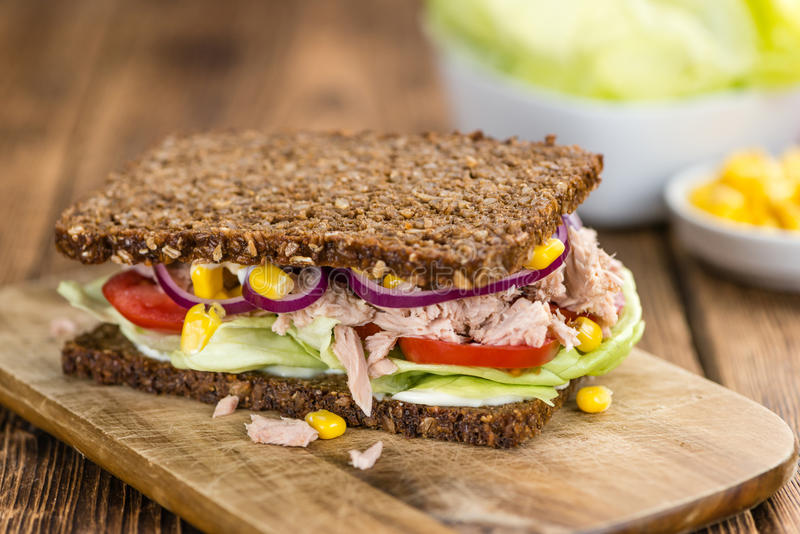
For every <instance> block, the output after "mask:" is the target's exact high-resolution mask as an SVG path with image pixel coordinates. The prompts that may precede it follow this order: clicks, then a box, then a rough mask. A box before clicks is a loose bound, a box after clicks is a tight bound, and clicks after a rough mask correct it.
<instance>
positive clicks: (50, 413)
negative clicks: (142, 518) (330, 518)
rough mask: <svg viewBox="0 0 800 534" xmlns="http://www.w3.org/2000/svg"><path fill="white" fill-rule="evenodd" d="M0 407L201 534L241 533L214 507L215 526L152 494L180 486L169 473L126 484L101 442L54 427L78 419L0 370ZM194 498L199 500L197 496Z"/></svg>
mask: <svg viewBox="0 0 800 534" xmlns="http://www.w3.org/2000/svg"><path fill="white" fill-rule="evenodd" d="M23 390H27V393H25V394H26V395H30V397H29V398H35V399H37V401H38V402H36V403H35V404H36V405H35V406H34V405H33V404H32V403H29V402H26V401H23V400H20V399H24V398H25V397H24V396H22V395H19V394H18V392H21V391H23ZM0 404H3V405H4V406H5V407H6V408H9V409H10V410H12V411H13V412H15V413H16V414H17V415H19V416H20V417H22V418H24V419H26V420H27V421H29V422H31V423H32V424H34V425H36V426H37V427H39V428H41V429H42V430H44V431H45V432H47V433H48V434H51V435H53V436H55V437H56V438H58V439H60V440H61V441H63V442H64V443H66V444H67V445H69V446H70V447H73V448H74V449H75V450H77V451H78V452H79V453H81V454H82V455H84V456H86V457H87V458H89V459H90V460H91V461H93V462H94V463H96V464H97V465H99V466H101V467H102V468H103V469H105V470H107V471H109V472H110V473H111V474H112V475H114V476H115V477H117V478H119V479H120V480H123V481H124V482H125V483H126V484H129V485H131V486H133V487H134V488H136V489H137V490H138V491H139V492H141V493H142V494H144V495H147V496H148V497H149V498H151V499H153V500H154V501H156V502H157V503H158V504H160V505H161V506H163V507H164V508H166V509H167V510H169V511H170V512H172V513H174V514H176V515H178V516H180V517H182V518H183V519H185V520H186V521H188V522H189V523H191V524H192V525H193V526H195V527H197V528H199V529H200V530H203V531H204V532H213V531H216V530H217V529H218V527H219V526H220V524H224V525H225V531H227V532H239V531H244V529H243V528H242V527H243V525H242V521H243V519H242V518H240V517H238V516H235V515H234V514H232V513H230V512H229V511H228V510H226V509H225V508H223V507H221V506H220V507H217V509H215V510H214V511H213V513H214V514H215V516H216V517H218V518H220V519H222V521H220V522H218V523H209V522H208V521H207V520H206V517H205V514H199V513H197V512H196V511H195V510H193V509H191V508H189V507H187V508H186V509H184V508H183V507H182V506H181V505H180V502H179V501H178V500H175V499H172V498H171V497H170V493H171V492H159V491H153V489H154V488H158V487H159V485H161V484H164V483H165V480H167V481H168V484H164V485H165V486H167V487H172V488H174V487H177V486H179V485H181V483H180V480H179V479H177V478H176V477H174V476H173V475H172V474H171V473H170V472H169V471H167V470H164V469H161V468H159V467H158V466H156V465H152V466H151V467H152V471H148V473H147V474H146V475H145V478H146V479H147V482H146V483H142V484H141V485H139V484H132V483H131V482H129V481H130V480H135V479H136V477H133V476H130V475H131V474H130V473H128V472H127V471H126V470H125V469H123V468H121V467H120V468H115V467H113V466H112V467H109V465H110V464H111V463H110V462H105V461H104V458H105V456H106V455H105V454H103V452H102V451H108V452H107V454H111V453H110V450H109V449H108V446H107V444H106V443H104V442H102V441H94V442H93V443H92V446H88V445H89V444H88V443H84V442H83V441H82V440H81V439H75V436H76V435H77V436H80V435H89V433H88V432H86V433H82V432H76V433H69V432H66V431H64V427H63V426H62V425H59V424H58V423H56V421H58V420H59V419H58V418H59V417H61V418H62V419H61V420H69V421H70V422H71V423H73V424H75V423H80V422H81V421H80V418H78V417H76V416H75V414H72V413H71V412H69V411H67V410H66V409H64V408H62V407H61V406H59V405H58V404H57V403H55V402H53V401H52V400H50V399H48V398H47V397H45V396H44V395H41V394H39V392H37V391H36V390H35V389H34V388H32V387H30V386H29V385H28V384H25V383H24V382H21V381H19V380H17V379H16V378H15V377H13V376H11V375H9V374H8V373H5V372H3V370H2V369H0ZM82 423H83V424H82V425H80V426H84V427H93V425H91V423H88V422H85V421H83V422H82ZM117 455H118V454H117ZM118 456H119V455H118ZM122 463H123V462H118V463H116V464H113V465H114V466H117V465H122ZM156 471H159V475H158V476H157V477H156V476H151V475H150V473H154V472H156ZM140 474H141V473H140ZM182 491H185V492H187V493H190V494H195V495H196V493H197V492H196V491H195V490H194V489H193V488H192V487H191V486H184V487H183V489H182ZM197 498H198V499H200V496H199V495H197ZM248 527H249V530H248V531H250V532H253V531H258V527H257V525H253V524H248Z"/></svg>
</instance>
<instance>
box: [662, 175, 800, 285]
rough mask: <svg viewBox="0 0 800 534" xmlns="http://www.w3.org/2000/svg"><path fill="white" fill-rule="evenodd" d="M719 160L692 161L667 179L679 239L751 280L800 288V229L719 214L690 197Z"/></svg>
mask: <svg viewBox="0 0 800 534" xmlns="http://www.w3.org/2000/svg"><path fill="white" fill-rule="evenodd" d="M718 168H719V163H716V164H705V165H699V166H694V167H690V168H688V169H686V170H684V171H682V172H681V173H679V174H677V175H676V176H675V177H674V178H672V179H671V180H670V181H669V183H668V184H667V187H666V190H665V195H664V196H665V199H666V203H667V206H668V208H669V211H670V219H671V220H672V226H673V229H674V231H675V234H676V236H677V238H678V240H679V241H680V242H681V243H682V244H683V245H684V246H685V247H686V249H687V250H689V251H690V252H691V253H693V254H694V255H696V256H697V257H699V258H700V259H702V260H704V261H705V262H707V263H708V264H710V265H713V266H714V267H716V268H718V269H720V270H721V271H724V272H726V273H728V274H730V275H731V276H733V277H735V278H737V279H739V280H742V281H744V282H747V283H749V284H751V285H755V286H760V287H766V288H770V289H779V290H784V291H795V292H796V291H800V232H790V231H786V230H777V229H774V228H760V227H757V226H749V225H745V224H740V223H735V222H731V221H727V220H725V219H720V218H719V217H715V216H713V215H711V214H708V213H706V212H704V211H702V210H700V209H698V208H696V207H695V206H693V205H692V204H691V203H690V202H689V193H690V192H691V191H692V190H693V189H694V188H695V187H697V186H698V185H700V184H701V183H703V182H706V181H708V180H711V179H713V178H714V173H715V171H716V170H717V169H718Z"/></svg>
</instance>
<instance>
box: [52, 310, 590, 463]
mask: <svg viewBox="0 0 800 534" xmlns="http://www.w3.org/2000/svg"><path fill="white" fill-rule="evenodd" d="M62 367H63V370H64V373H65V374H68V375H75V376H78V377H83V378H93V379H94V380H95V381H96V382H98V383H100V384H108V385H111V384H124V385H128V386H130V387H133V388H136V389H140V390H143V391H147V392H149V393H169V394H172V395H180V396H184V397H191V398H194V399H196V400H200V401H202V402H206V403H209V404H215V403H217V402H218V401H219V400H220V399H222V398H223V397H225V396H226V395H237V396H238V397H239V399H240V400H239V407H240V408H246V409H251V410H275V411H277V412H279V413H280V414H281V415H284V416H287V417H296V418H303V417H305V415H306V414H307V413H309V412H312V411H316V410H322V409H325V410H329V411H332V412H334V413H336V414H338V415H340V416H341V417H343V418H344V419H345V420H346V421H347V424H348V425H349V426H363V427H367V428H378V429H381V430H385V431H387V432H391V433H395V434H403V435H405V436H407V437H425V438H432V439H438V440H444V441H457V442H462V443H469V444H472V445H485V446H489V447H495V448H508V447H516V446H518V445H520V444H521V443H523V442H524V441H526V440H528V439H530V438H532V437H534V436H535V435H537V434H539V432H540V431H541V429H542V427H543V426H544V425H545V423H547V421H548V420H549V419H550V417H551V416H552V415H553V413H554V412H555V411H556V410H557V409H558V408H559V407H560V406H561V405H562V404H563V402H564V401H565V400H566V399H567V398H568V397H569V395H570V394H571V393H572V391H573V390H574V388H575V387H576V386H577V383H578V381H573V382H572V383H571V384H570V386H569V387H568V388H566V389H563V390H561V392H560V394H559V396H558V397H557V398H555V399H553V403H554V406H548V405H547V404H545V403H544V402H542V401H540V400H532V401H526V402H516V403H512V404H504V405H501V406H487V407H482V408H469V407H453V406H426V405H422V404H412V403H404V402H400V401H395V400H381V401H376V402H375V403H374V404H373V409H372V416H370V417H367V416H365V415H364V412H362V411H361V409H360V408H359V407H358V406H356V404H355V402H354V401H353V398H352V396H351V395H350V392H349V390H348V388H347V379H346V378H345V377H344V375H322V376H320V377H319V378H312V379H299V378H281V377H276V376H270V375H266V374H264V373H259V372H246V373H238V374H232V373H212V372H204V371H193V370H190V369H177V368H175V367H173V366H172V365H171V364H170V363H169V362H162V361H158V360H154V359H151V358H147V357H146V356H143V355H142V354H141V353H139V351H138V350H137V349H136V347H134V346H133V345H132V344H131V342H130V341H128V340H127V339H126V338H125V337H124V336H123V335H122V334H121V333H120V331H119V328H118V327H117V326H115V325H111V324H101V325H99V326H98V327H97V328H95V329H94V330H93V331H91V332H88V333H85V334H81V335H80V336H78V337H77V338H75V339H74V340H72V341H69V342H67V343H66V345H65V346H64V349H63V351H62Z"/></svg>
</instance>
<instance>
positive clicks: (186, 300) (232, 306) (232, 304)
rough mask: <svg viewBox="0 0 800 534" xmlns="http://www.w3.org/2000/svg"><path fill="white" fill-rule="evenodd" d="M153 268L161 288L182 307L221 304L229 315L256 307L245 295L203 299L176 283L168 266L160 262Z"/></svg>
mask: <svg viewBox="0 0 800 534" xmlns="http://www.w3.org/2000/svg"><path fill="white" fill-rule="evenodd" d="M153 270H154V271H155V275H156V280H157V281H158V285H160V286H161V289H163V290H164V293H166V294H167V296H169V298H171V299H172V300H174V301H175V303H176V304H177V305H178V306H180V307H182V308H186V309H187V310H188V309H189V308H191V307H192V306H195V305H197V304H201V303H202V304H219V305H220V306H222V307H223V308H224V309H225V313H226V314H228V315H234V314H237V313H245V312H249V311H253V310H254V309H255V308H254V307H253V305H252V304H250V303H249V302H247V301H246V300H245V299H244V297H235V298H232V299H223V300H216V299H201V298H200V297H198V296H197V295H193V294H191V293H189V292H188V291H186V290H185V289H183V288H182V287H180V286H179V285H178V284H176V283H175V280H173V279H172V276H170V274H169V270H167V267H166V266H165V265H164V264H162V263H159V264H157V265H155V266H154V268H153Z"/></svg>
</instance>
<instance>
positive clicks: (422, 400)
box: [392, 389, 527, 408]
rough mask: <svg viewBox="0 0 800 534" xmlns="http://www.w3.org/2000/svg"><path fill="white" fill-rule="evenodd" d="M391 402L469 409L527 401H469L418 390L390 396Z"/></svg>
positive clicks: (503, 398) (513, 397) (507, 397)
mask: <svg viewBox="0 0 800 534" xmlns="http://www.w3.org/2000/svg"><path fill="white" fill-rule="evenodd" d="M392 400H398V401H402V402H410V403H413V404H427V405H428V406H468V407H470V408H480V407H481V406H499V405H501V404H510V403H512V402H522V401H524V400H527V399H526V398H525V397H518V396H516V395H502V396H500V397H487V398H485V399H471V398H469V397H458V396H456V395H449V394H447V393H440V392H438V391H433V390H429V389H425V390H423V389H419V390H409V391H401V392H400V393H395V394H394V395H392Z"/></svg>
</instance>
